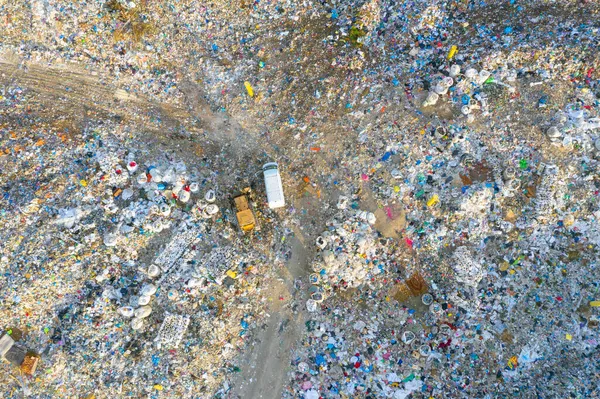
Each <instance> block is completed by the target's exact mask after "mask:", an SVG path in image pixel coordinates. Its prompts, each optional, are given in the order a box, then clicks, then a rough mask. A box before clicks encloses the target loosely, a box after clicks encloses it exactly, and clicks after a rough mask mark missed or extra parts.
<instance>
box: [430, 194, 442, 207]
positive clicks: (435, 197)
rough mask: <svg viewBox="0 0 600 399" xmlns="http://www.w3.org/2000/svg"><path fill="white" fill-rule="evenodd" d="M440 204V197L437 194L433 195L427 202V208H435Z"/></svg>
mask: <svg viewBox="0 0 600 399" xmlns="http://www.w3.org/2000/svg"><path fill="white" fill-rule="evenodd" d="M438 202H440V197H439V196H438V195H437V194H433V195H432V196H431V198H429V200H428V201H427V206H434V205H435V204H437V203H438Z"/></svg>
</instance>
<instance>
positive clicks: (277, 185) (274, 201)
mask: <svg viewBox="0 0 600 399" xmlns="http://www.w3.org/2000/svg"><path fill="white" fill-rule="evenodd" d="M263 174H264V176H265V188H266V191H267V202H268V203H269V208H271V209H275V208H281V207H282V206H285V198H284V197H283V185H282V184H281V175H280V174H279V168H278V166H277V163H276V162H269V163H266V164H264V166H263Z"/></svg>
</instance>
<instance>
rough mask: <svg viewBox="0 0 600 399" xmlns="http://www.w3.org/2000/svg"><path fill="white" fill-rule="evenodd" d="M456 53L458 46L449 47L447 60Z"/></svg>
mask: <svg viewBox="0 0 600 399" xmlns="http://www.w3.org/2000/svg"><path fill="white" fill-rule="evenodd" d="M456 53H458V47H457V46H452V47H450V51H448V60H451V59H452V58H454V56H455V55H456Z"/></svg>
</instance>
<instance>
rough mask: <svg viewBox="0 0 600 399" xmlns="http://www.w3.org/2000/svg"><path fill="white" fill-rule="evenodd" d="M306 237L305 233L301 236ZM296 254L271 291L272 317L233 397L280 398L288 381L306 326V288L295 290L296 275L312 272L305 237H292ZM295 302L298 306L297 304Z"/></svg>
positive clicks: (236, 383) (238, 378)
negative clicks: (309, 266)
mask: <svg viewBox="0 0 600 399" xmlns="http://www.w3.org/2000/svg"><path fill="white" fill-rule="evenodd" d="M300 237H302V236H300ZM291 241H292V242H291V243H290V244H291V247H292V256H291V258H290V260H289V261H288V262H287V264H286V269H285V270H283V271H282V272H281V274H282V276H281V278H280V279H279V280H276V281H275V283H274V284H273V286H272V287H271V291H270V300H271V302H270V303H271V306H270V309H269V311H270V317H269V319H268V320H267V322H266V324H265V325H264V326H263V327H262V328H261V331H260V332H258V333H257V336H256V340H255V345H254V347H252V349H251V350H250V351H248V353H246V355H245V358H244V359H243V360H242V361H241V362H240V364H241V365H242V367H241V369H242V370H241V372H240V374H239V375H238V376H236V378H235V379H234V381H233V384H234V389H233V392H232V394H231V397H232V398H240V399H243V398H264V399H280V398H281V394H282V390H283V387H284V385H285V383H286V382H287V373H288V371H289V368H290V361H291V349H292V347H293V346H294V344H295V342H296V341H297V340H298V339H299V338H300V336H301V332H302V331H303V329H304V322H305V320H306V317H305V309H306V308H305V307H304V301H303V299H304V295H305V293H304V290H299V291H297V292H296V291H295V289H294V288H293V283H294V280H295V279H299V278H303V277H306V275H307V274H308V262H309V261H310V259H309V257H308V252H307V249H306V247H305V245H304V244H303V242H302V240H301V239H300V238H298V237H294V238H293V239H292V240H291ZM294 304H295V305H296V306H294Z"/></svg>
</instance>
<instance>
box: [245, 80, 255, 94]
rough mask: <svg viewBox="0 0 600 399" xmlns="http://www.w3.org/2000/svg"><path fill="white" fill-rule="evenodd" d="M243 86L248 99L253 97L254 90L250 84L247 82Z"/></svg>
mask: <svg viewBox="0 0 600 399" xmlns="http://www.w3.org/2000/svg"><path fill="white" fill-rule="evenodd" d="M244 86H246V91H248V95H249V96H250V97H254V89H253V88H252V85H251V84H250V82H248V81H246V82H244Z"/></svg>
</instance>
